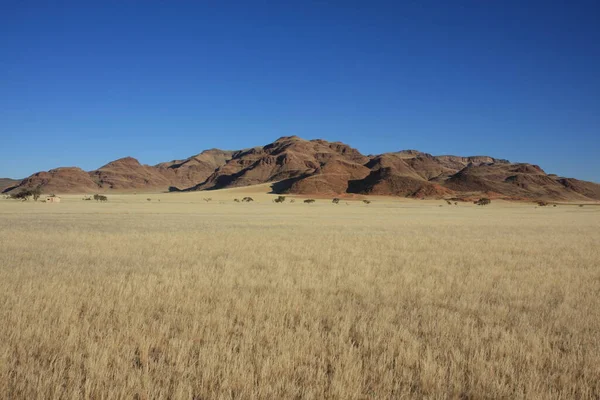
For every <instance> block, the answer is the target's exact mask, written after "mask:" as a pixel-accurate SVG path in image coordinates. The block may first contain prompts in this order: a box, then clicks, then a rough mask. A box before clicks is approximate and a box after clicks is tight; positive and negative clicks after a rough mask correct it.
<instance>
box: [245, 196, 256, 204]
mask: <svg viewBox="0 0 600 400" xmlns="http://www.w3.org/2000/svg"><path fill="white" fill-rule="evenodd" d="M242 201H243V202H244V203H250V202H251V201H254V199H253V198H252V197H244V198H243V199H242Z"/></svg>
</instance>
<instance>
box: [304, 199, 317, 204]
mask: <svg viewBox="0 0 600 400" xmlns="http://www.w3.org/2000/svg"><path fill="white" fill-rule="evenodd" d="M304 202H305V203H307V204H311V203H314V202H315V199H306V200H304Z"/></svg>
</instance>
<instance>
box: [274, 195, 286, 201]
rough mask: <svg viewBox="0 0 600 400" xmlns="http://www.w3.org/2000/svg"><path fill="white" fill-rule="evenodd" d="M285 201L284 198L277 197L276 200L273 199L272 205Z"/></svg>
mask: <svg viewBox="0 0 600 400" xmlns="http://www.w3.org/2000/svg"><path fill="white" fill-rule="evenodd" d="M284 201H285V196H277V198H275V199H273V202H274V203H283V202H284Z"/></svg>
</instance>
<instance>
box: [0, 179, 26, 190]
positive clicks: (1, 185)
mask: <svg viewBox="0 0 600 400" xmlns="http://www.w3.org/2000/svg"><path fill="white" fill-rule="evenodd" d="M19 183H21V180H19V179H11V178H0V193H2V192H4V191H5V190H10V189H11V188H13V187H15V186H18V185H19Z"/></svg>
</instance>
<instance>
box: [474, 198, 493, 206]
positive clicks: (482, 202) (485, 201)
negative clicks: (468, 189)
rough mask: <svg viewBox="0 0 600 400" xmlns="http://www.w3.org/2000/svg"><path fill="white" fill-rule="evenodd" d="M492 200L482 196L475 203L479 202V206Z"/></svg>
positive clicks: (485, 204)
mask: <svg viewBox="0 0 600 400" xmlns="http://www.w3.org/2000/svg"><path fill="white" fill-rule="evenodd" d="M491 202H492V201H491V200H490V199H488V198H487V197H482V198H481V199H479V200H477V201H476V202H475V204H477V205H478V206H487V205H488V204H491Z"/></svg>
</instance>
